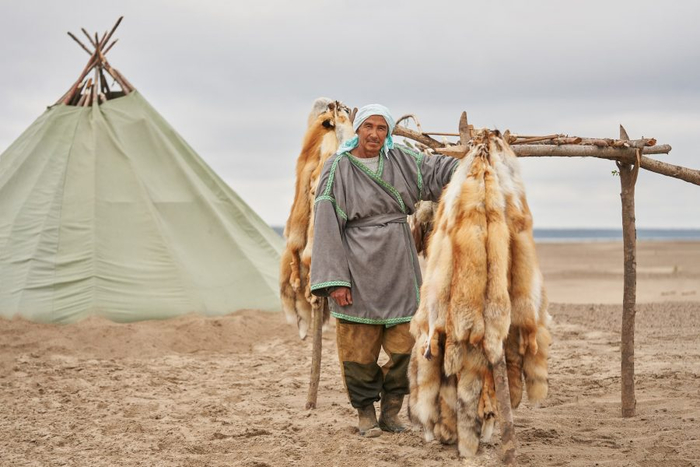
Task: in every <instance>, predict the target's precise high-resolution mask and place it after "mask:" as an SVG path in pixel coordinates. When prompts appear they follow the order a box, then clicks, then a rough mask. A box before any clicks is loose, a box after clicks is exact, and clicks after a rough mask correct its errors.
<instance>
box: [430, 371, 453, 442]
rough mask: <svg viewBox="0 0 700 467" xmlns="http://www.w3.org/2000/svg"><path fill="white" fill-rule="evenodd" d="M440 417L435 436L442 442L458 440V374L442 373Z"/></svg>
mask: <svg viewBox="0 0 700 467" xmlns="http://www.w3.org/2000/svg"><path fill="white" fill-rule="evenodd" d="M439 409H440V417H439V419H438V422H437V423H436V424H435V437H436V438H437V439H438V441H440V442H441V443H442V444H455V443H456V442H457V376H455V375H452V376H445V375H442V380H441V383H440V396H439Z"/></svg>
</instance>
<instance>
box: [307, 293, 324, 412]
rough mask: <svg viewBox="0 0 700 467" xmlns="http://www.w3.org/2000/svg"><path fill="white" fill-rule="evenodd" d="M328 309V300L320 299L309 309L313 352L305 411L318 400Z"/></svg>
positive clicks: (314, 406)
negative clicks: (311, 318)
mask: <svg viewBox="0 0 700 467" xmlns="http://www.w3.org/2000/svg"><path fill="white" fill-rule="evenodd" d="M327 307H328V300H327V299H325V298H324V299H322V301H321V303H320V304H319V305H317V306H314V307H312V308H311V312H312V313H313V336H314V343H313V350H312V352H311V380H310V381H309V393H308V394H307V396H306V409H307V410H309V409H315V408H316V400H317V398H318V384H319V382H320V381H321V349H322V345H321V339H322V338H323V314H324V311H325V309H326V308H327Z"/></svg>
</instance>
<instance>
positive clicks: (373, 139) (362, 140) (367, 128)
mask: <svg viewBox="0 0 700 467" xmlns="http://www.w3.org/2000/svg"><path fill="white" fill-rule="evenodd" d="M388 132H389V126H388V125H387V124H386V120H384V117H382V116H380V115H372V116H371V117H368V118H367V120H365V121H364V122H362V124H361V125H360V127H359V128H358V129H357V136H358V137H359V144H358V146H359V147H360V148H361V149H362V151H363V152H364V154H365V157H374V156H377V155H379V150H380V149H381V148H382V146H384V140H385V139H386V135H387V133H388Z"/></svg>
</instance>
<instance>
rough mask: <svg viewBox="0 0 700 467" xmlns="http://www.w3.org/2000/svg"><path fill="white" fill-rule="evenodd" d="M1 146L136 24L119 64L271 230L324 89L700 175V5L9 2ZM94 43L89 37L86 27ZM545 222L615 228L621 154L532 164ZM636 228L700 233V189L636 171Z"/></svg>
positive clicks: (452, 125)
mask: <svg viewBox="0 0 700 467" xmlns="http://www.w3.org/2000/svg"><path fill="white" fill-rule="evenodd" d="M0 5H1V9H0V63H1V64H2V65H1V68H0V70H1V71H2V72H1V73H0V152H2V151H4V150H5V149H6V148H7V147H8V146H9V145H10V143H11V142H12V141H13V140H14V139H16V138H17V137H18V136H19V135H20V133H21V132H22V131H24V130H25V129H26V128H27V127H28V126H29V125H30V124H31V123H32V121H33V120H34V119H36V118H37V117H38V116H39V115H40V114H41V113H42V112H43V110H44V109H45V108H46V106H47V105H49V104H52V103H53V102H55V101H56V100H57V99H58V98H59V97H60V96H61V95H62V94H63V93H64V92H65V91H66V90H67V89H68V88H69V87H70V85H71V84H72V83H73V81H74V80H75V79H76V78H77V75H78V74H79V73H80V71H81V70H82V69H83V67H84V65H85V63H86V61H87V58H88V56H87V54H85V52H84V51H82V50H81V49H80V48H79V47H78V46H77V45H76V44H75V43H74V42H73V41H72V40H71V39H70V38H69V37H68V36H67V35H66V32H67V31H72V32H74V33H76V34H78V33H80V28H81V27H85V28H86V29H87V30H88V31H92V32H94V31H100V33H102V32H103V31H105V30H106V29H108V28H110V27H111V26H112V25H113V24H114V22H115V21H116V19H117V18H118V17H119V16H121V15H124V16H125V19H124V21H123V23H122V25H121V26H120V27H119V29H118V30H117V32H116V34H115V37H118V38H119V42H118V43H117V45H116V46H115V47H114V49H113V50H112V51H110V53H109V55H108V57H109V60H110V63H111V64H112V65H113V66H114V67H116V68H117V69H119V70H120V71H121V72H122V73H123V74H124V75H125V76H126V77H127V78H128V79H129V81H131V83H132V84H134V86H136V88H137V89H138V90H139V91H140V92H141V93H142V94H143V95H144V96H145V98H146V99H147V100H148V101H149V102H150V103H151V104H152V105H153V106H154V107H155V108H156V109H157V110H158V111H159V112H160V113H161V115H163V117H164V118H165V119H166V120H167V121H168V122H169V123H170V124H171V125H172V126H174V127H175V128H176V130H177V131H178V132H179V133H180V134H181V135H182V136H183V137H184V138H185V139H186V140H187V141H188V142H189V143H190V145H191V146H192V147H193V148H194V149H195V150H196V151H197V152H198V153H199V155H200V156H201V157H202V158H204V160H205V161H207V163H208V164H210V165H211V166H212V167H213V168H214V170H215V171H216V172H217V173H218V174H219V175H220V176H221V177H222V178H223V179H224V180H225V181H226V182H227V183H228V184H229V185H231V187H232V188H233V189H234V190H235V191H236V192H237V193H238V194H239V195H241V197H242V198H243V199H244V200H245V201H246V202H248V203H249V204H250V205H251V206H252V207H253V209H254V210H256V211H257V212H258V213H259V214H260V215H261V216H262V217H263V219H265V220H266V221H267V222H269V223H270V224H273V225H282V224H284V222H285V221H286V218H287V215H288V214H289V208H290V206H291V203H292V198H293V186H294V165H295V161H296V157H297V156H298V153H299V149H300V145H301V140H302V137H303V134H304V130H305V126H306V118H307V115H308V112H309V110H310V107H311V104H312V102H313V100H314V99H315V98H316V97H319V96H327V97H331V98H334V99H338V100H342V101H344V102H346V103H347V104H349V105H350V106H351V107H352V106H356V107H360V106H362V105H364V104H367V103H371V102H380V103H383V104H385V105H387V106H388V107H389V108H390V109H391V110H392V112H393V113H394V115H395V116H397V117H398V116H400V115H403V114H405V113H413V114H416V115H418V117H419V118H420V120H421V122H422V125H423V128H424V129H425V130H431V131H456V129H457V123H458V120H459V116H460V113H461V112H462V111H463V110H466V111H467V112H468V114H469V120H470V123H473V124H475V125H476V126H487V127H490V128H499V129H501V130H505V129H510V130H511V131H512V132H515V133H520V134H534V135H537V134H550V133H567V134H571V135H577V136H589V137H617V136H618V134H619V133H618V132H619V130H618V125H619V124H623V125H624V126H625V127H626V129H627V131H628V133H629V134H630V136H631V137H632V138H639V137H642V136H645V137H655V138H657V140H658V142H659V143H663V144H670V145H671V146H673V151H672V152H671V153H670V154H669V155H668V156H666V155H659V156H652V157H658V158H659V159H661V160H665V161H668V162H671V163H675V164H679V165H683V166H686V167H691V168H695V169H700V148H698V145H697V143H698V142H700V26H698V21H700V2H694V1H691V0H688V1H667V2H658V1H639V0H636V1H611V0H606V1H586V2H576V1H566V2H565V1H528V2H525V1H490V2H487V1H482V2H468V1H450V2H447V1H432V2H428V1H425V0H424V1H412V0H403V1H396V2H391V1H363V0H354V1H321V0H316V1H307V0H297V1H286V0H279V1H263V0H256V1H252V0H251V1H246V2H242V1H224V0H221V1H211V0H209V1H207V0H199V1H196V2H195V1H184V0H167V1H166V0H139V1H120V2H114V1H111V2H103V1H96V0H92V1H77V0H61V1H36V0H17V1H12V0H0ZM81 35H82V34H81ZM694 143H695V144H694ZM521 165H522V167H523V173H524V177H525V184H526V188H527V192H528V199H529V202H530V204H531V207H532V211H533V215H534V219H535V227H619V226H620V223H621V221H620V199H619V193H620V186H619V178H618V177H614V176H613V175H612V174H611V171H612V170H613V169H615V166H614V162H612V161H606V160H598V159H590V158H589V159H569V158H567V159H559V158H527V159H521ZM636 208H637V209H636V212H637V226H638V227H685V228H700V187H698V186H696V185H691V184H688V183H686V182H683V181H680V180H677V179H672V178H668V177H664V176H662V175H658V174H654V173H651V172H646V171H642V172H641V173H640V175H639V179H638V182H637V198H636Z"/></svg>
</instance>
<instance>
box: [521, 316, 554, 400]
mask: <svg viewBox="0 0 700 467" xmlns="http://www.w3.org/2000/svg"><path fill="white" fill-rule="evenodd" d="M551 343H552V336H551V334H550V333H549V330H548V329H547V328H546V327H545V326H544V325H540V326H539V327H538V329H537V347H538V351H537V353H536V354H532V352H526V353H525V355H524V357H523V373H524V374H525V385H526V387H527V398H528V400H529V401H530V402H539V401H541V400H543V399H544V398H546V397H547V391H548V389H549V383H548V380H547V375H548V372H547V357H548V356H549V345H550V344H551Z"/></svg>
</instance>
